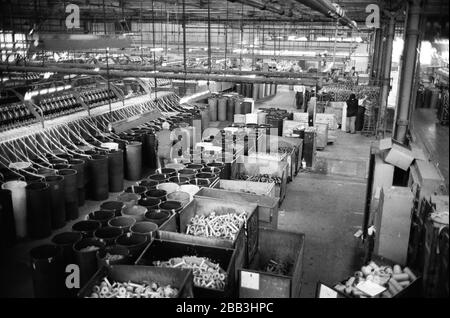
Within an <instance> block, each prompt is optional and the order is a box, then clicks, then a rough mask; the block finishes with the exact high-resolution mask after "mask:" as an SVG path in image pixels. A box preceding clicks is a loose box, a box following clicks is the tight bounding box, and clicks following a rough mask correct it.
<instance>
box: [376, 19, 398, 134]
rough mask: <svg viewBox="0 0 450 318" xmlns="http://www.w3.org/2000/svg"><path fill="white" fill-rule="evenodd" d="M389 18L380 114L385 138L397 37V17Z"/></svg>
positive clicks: (379, 121)
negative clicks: (395, 38) (393, 52)
mask: <svg viewBox="0 0 450 318" xmlns="http://www.w3.org/2000/svg"><path fill="white" fill-rule="evenodd" d="M387 15H388V17H389V26H388V34H387V37H386V43H385V50H384V58H383V64H382V69H381V78H380V79H381V81H382V83H383V86H382V89H381V100H380V110H379V112H378V129H377V130H378V135H379V136H380V135H381V137H383V138H384V135H385V132H386V109H387V105H388V98H389V92H390V90H391V68H392V49H393V46H394V36H395V15H394V13H387Z"/></svg>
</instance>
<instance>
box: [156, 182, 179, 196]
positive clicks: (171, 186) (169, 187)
mask: <svg viewBox="0 0 450 318" xmlns="http://www.w3.org/2000/svg"><path fill="white" fill-rule="evenodd" d="M179 187H180V186H179V185H178V184H176V183H172V182H166V183H160V184H158V185H157V186H156V189H158V190H164V191H166V193H167V194H170V193H172V192H175V191H178V188H179Z"/></svg>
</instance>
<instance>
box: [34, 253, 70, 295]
mask: <svg viewBox="0 0 450 318" xmlns="http://www.w3.org/2000/svg"><path fill="white" fill-rule="evenodd" d="M30 260H31V276H32V280H33V291H34V297H35V298H58V297H61V293H62V292H63V291H64V285H63V283H64V279H63V277H64V276H63V274H64V267H63V256H62V249H61V247H59V246H56V245H49V244H47V245H40V246H38V247H35V248H33V249H32V250H31V251H30Z"/></svg>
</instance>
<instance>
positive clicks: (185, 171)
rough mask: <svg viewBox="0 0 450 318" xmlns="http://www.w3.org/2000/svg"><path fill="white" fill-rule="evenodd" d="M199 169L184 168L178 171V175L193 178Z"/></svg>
mask: <svg viewBox="0 0 450 318" xmlns="http://www.w3.org/2000/svg"><path fill="white" fill-rule="evenodd" d="M197 171H198V170H196V169H187V168H186V169H183V170H180V171H178V176H179V177H180V178H188V179H192V178H194V177H195V174H196V173H197Z"/></svg>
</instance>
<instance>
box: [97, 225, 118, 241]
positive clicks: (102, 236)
mask: <svg viewBox="0 0 450 318" xmlns="http://www.w3.org/2000/svg"><path fill="white" fill-rule="evenodd" d="M122 234H123V230H122V229H120V228H118V227H111V226H107V227H102V228H99V229H97V230H96V231H95V232H94V237H95V238H96V239H99V240H100V241H102V242H103V243H105V245H113V244H115V242H116V239H117V238H118V237H119V236H121V235H122Z"/></svg>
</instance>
